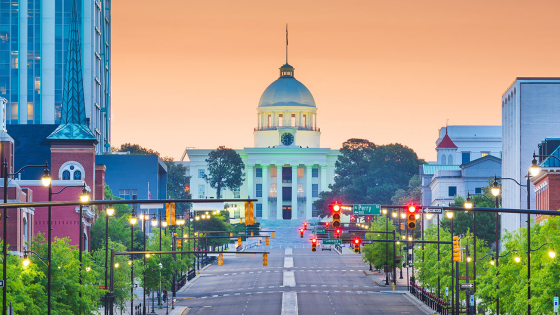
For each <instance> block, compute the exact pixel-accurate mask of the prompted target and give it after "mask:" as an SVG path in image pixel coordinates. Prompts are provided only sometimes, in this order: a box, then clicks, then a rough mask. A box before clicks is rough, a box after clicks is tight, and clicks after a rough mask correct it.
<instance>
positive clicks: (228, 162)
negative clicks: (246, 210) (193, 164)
mask: <svg viewBox="0 0 560 315" xmlns="http://www.w3.org/2000/svg"><path fill="white" fill-rule="evenodd" d="M206 163H208V173H207V174H204V180H206V182H207V183H209V184H210V187H212V188H215V189H216V198H217V199H220V193H221V190H222V189H223V188H228V189H230V190H235V189H238V188H239V187H241V185H242V184H243V181H244V180H245V178H244V176H245V173H243V169H244V168H245V164H244V163H243V161H242V160H241V156H240V155H239V154H238V153H237V152H235V150H233V149H228V148H226V147H223V146H221V147H218V149H216V150H212V151H210V154H208V158H207V159H206Z"/></svg>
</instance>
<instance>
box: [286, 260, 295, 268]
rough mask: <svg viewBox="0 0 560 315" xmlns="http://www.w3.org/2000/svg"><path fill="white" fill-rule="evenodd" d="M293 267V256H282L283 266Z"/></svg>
mask: <svg viewBox="0 0 560 315" xmlns="http://www.w3.org/2000/svg"><path fill="white" fill-rule="evenodd" d="M293 267H294V257H284V268H293Z"/></svg>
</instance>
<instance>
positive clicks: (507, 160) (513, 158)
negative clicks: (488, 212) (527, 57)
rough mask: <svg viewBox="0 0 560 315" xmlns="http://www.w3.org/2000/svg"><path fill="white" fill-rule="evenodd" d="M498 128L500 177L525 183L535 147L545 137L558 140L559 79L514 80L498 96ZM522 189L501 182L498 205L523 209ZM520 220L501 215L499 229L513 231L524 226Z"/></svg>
mask: <svg viewBox="0 0 560 315" xmlns="http://www.w3.org/2000/svg"><path fill="white" fill-rule="evenodd" d="M502 127H503V129H502V132H503V137H502V138H503V143H502V145H503V156H504V157H503V163H502V176H503V177H509V178H513V179H515V180H516V181H517V182H519V183H522V184H525V183H526V182H527V179H526V176H527V174H528V172H529V168H530V167H531V161H532V159H533V157H532V154H533V152H534V151H535V149H536V145H537V144H539V143H540V142H541V141H542V139H545V138H546V137H560V78H516V80H515V81H514V82H513V83H512V84H511V85H510V86H509V87H508V88H507V90H506V92H505V93H504V94H503V96H502ZM530 186H531V187H528V189H529V190H534V186H533V184H530ZM526 189H527V188H526V187H520V186H519V185H517V184H516V183H515V182H514V181H511V180H504V181H502V200H503V204H502V206H503V207H504V208H514V209H520V208H521V209H525V208H526V207H527V194H526ZM534 196H535V194H531V208H533V209H534V207H535V199H534ZM524 221H525V219H524V218H523V217H522V216H519V215H516V214H502V229H505V230H508V231H515V230H517V229H519V228H520V227H522V226H525V222H524Z"/></svg>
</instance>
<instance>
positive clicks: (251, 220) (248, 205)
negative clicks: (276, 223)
mask: <svg viewBox="0 0 560 315" xmlns="http://www.w3.org/2000/svg"><path fill="white" fill-rule="evenodd" d="M254 214H255V210H254V205H253V203H252V202H245V225H253V224H256V223H257V220H255V217H254Z"/></svg>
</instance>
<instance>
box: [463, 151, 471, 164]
mask: <svg viewBox="0 0 560 315" xmlns="http://www.w3.org/2000/svg"><path fill="white" fill-rule="evenodd" d="M461 157H462V161H461V164H467V163H469V162H470V161H471V153H470V152H463V153H462V155H461Z"/></svg>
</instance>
